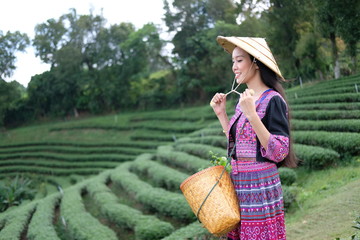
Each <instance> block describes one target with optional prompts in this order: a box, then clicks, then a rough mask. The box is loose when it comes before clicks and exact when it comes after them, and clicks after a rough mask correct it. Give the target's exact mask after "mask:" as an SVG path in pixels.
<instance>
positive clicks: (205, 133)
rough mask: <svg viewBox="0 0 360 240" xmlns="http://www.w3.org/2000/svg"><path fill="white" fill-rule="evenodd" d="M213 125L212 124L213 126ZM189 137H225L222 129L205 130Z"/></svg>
mask: <svg viewBox="0 0 360 240" xmlns="http://www.w3.org/2000/svg"><path fill="white" fill-rule="evenodd" d="M211 125H212V124H211ZM187 136H188V137H206V136H225V135H224V133H223V132H222V130H221V127H220V126H219V127H218V125H217V127H216V128H203V129H200V130H197V131H195V132H192V133H190V134H188V135H187Z"/></svg>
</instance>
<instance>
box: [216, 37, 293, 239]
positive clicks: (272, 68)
mask: <svg viewBox="0 0 360 240" xmlns="http://www.w3.org/2000/svg"><path fill="white" fill-rule="evenodd" d="M217 41H218V43H219V44H220V45H221V46H222V47H223V48H224V49H225V50H226V51H227V52H229V53H231V54H232V60H233V65H232V70H233V72H234V74H235V78H236V81H237V83H238V84H240V83H245V84H246V85H247V89H246V90H245V91H244V92H243V93H242V94H240V100H239V102H238V104H237V106H236V109H235V114H234V116H233V117H232V118H231V119H230V121H229V119H228V116H227V114H226V95H225V94H223V93H217V94H215V95H214V97H213V98H212V100H211V106H212V108H213V110H214V112H215V114H216V116H217V117H218V119H219V121H220V123H221V126H222V127H223V131H224V133H225V134H226V136H227V138H228V151H229V153H230V152H231V150H232V149H233V148H235V149H234V151H233V154H232V161H231V165H232V172H231V178H232V180H233V183H234V186H235V190H236V194H237V196H238V199H239V205H240V214H241V222H240V225H239V227H238V228H236V229H235V230H233V231H231V232H229V233H228V235H227V237H228V239H232V240H234V239H241V240H247V239H254V240H258V239H265V240H275V239H276V240H280V239H286V231H285V220H284V205H283V196H282V188H281V183H280V178H279V173H278V169H277V168H278V166H280V165H284V166H287V167H295V166H296V162H295V157H294V154H293V151H292V149H291V144H290V143H291V140H290V127H289V120H288V106H287V102H286V100H285V94H284V89H283V88H282V86H281V84H280V81H284V78H283V77H282V75H281V72H280V70H279V68H278V66H277V64H276V61H275V59H274V57H273V55H272V53H271V51H270V49H269V47H268V45H267V44H266V41H265V39H263V38H240V37H221V36H219V37H218V38H217Z"/></svg>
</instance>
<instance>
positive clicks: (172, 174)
mask: <svg viewBox="0 0 360 240" xmlns="http://www.w3.org/2000/svg"><path fill="white" fill-rule="evenodd" d="M152 157H153V155H152V154H143V155H141V156H139V157H138V158H137V159H136V160H135V161H133V162H132V164H131V167H130V170H131V171H133V172H135V173H137V174H138V175H142V176H146V177H148V178H150V179H151V181H152V182H153V183H154V185H155V186H156V187H162V188H165V189H167V190H169V191H178V190H179V187H180V184H181V183H182V182H183V181H184V180H185V179H186V178H187V177H189V175H188V174H185V173H182V172H179V171H177V170H174V169H172V168H169V167H167V166H165V165H164V164H161V163H158V162H155V161H152V160H151V159H152Z"/></svg>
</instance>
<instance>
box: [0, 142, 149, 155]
mask: <svg viewBox="0 0 360 240" xmlns="http://www.w3.org/2000/svg"><path fill="white" fill-rule="evenodd" d="M133 145H136V143H134V144H133ZM150 151H153V149H142V148H140V147H139V148H134V147H133V148H130V147H127V148H125V147H86V148H82V147H81V148H80V147H75V146H29V147H16V148H2V149H0V154H13V153H29V152H32V153H35V152H48V153H64V154H109V153H112V154H129V155H138V154H140V153H146V152H150Z"/></svg>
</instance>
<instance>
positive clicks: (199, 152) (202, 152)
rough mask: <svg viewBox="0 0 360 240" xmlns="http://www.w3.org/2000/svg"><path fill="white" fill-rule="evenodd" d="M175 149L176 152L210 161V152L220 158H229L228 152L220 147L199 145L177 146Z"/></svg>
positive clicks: (186, 144)
mask: <svg viewBox="0 0 360 240" xmlns="http://www.w3.org/2000/svg"><path fill="white" fill-rule="evenodd" d="M174 148H175V150H178V151H183V152H187V153H189V154H192V155H195V156H198V157H200V158H203V159H209V160H210V152H213V153H214V154H217V155H218V156H225V157H226V156H227V150H226V149H224V148H219V147H214V146H209V145H204V144H199V143H184V144H176V145H175V146H174Z"/></svg>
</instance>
